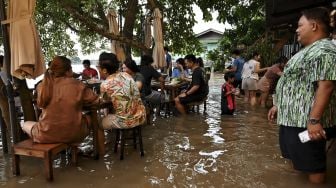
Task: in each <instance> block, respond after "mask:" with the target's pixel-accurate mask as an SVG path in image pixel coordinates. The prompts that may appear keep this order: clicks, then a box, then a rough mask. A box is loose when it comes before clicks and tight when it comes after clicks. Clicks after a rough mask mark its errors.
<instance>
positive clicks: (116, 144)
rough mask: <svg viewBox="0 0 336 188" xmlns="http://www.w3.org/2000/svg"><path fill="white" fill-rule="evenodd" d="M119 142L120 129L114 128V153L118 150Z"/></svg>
mask: <svg viewBox="0 0 336 188" xmlns="http://www.w3.org/2000/svg"><path fill="white" fill-rule="evenodd" d="M119 142H120V130H119V129H116V139H115V143H114V153H117V151H118V144H119Z"/></svg>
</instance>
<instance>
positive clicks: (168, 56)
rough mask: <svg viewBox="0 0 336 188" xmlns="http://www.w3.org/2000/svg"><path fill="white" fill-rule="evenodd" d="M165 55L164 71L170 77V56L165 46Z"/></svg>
mask: <svg viewBox="0 0 336 188" xmlns="http://www.w3.org/2000/svg"><path fill="white" fill-rule="evenodd" d="M164 51H165V55H166V58H165V59H166V67H165V69H166V70H165V71H164V72H167V74H168V75H169V76H171V75H172V58H171V55H170V54H169V48H168V47H167V46H165V47H164Z"/></svg>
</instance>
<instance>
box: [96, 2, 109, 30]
mask: <svg viewBox="0 0 336 188" xmlns="http://www.w3.org/2000/svg"><path fill="white" fill-rule="evenodd" d="M96 3H97V14H98V16H99V18H100V19H101V20H102V21H103V24H104V25H105V26H106V27H108V21H107V19H106V15H105V11H104V7H103V5H102V4H101V2H100V1H97V0H96Z"/></svg>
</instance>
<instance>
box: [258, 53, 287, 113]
mask: <svg viewBox="0 0 336 188" xmlns="http://www.w3.org/2000/svg"><path fill="white" fill-rule="evenodd" d="M287 61H288V58H287V57H285V56H281V57H279V58H278V59H277V60H276V61H275V64H274V65H273V66H271V67H270V68H269V69H268V70H267V72H266V73H265V75H264V76H263V77H262V78H261V79H260V80H259V82H258V85H257V86H258V89H259V90H260V91H261V96H260V105H261V106H262V107H266V101H267V98H268V95H269V94H270V93H273V92H274V90H275V86H276V85H277V83H278V80H279V78H280V76H281V75H282V74H283V70H284V68H285V66H286V64H287Z"/></svg>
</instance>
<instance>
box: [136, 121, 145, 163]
mask: <svg viewBox="0 0 336 188" xmlns="http://www.w3.org/2000/svg"><path fill="white" fill-rule="evenodd" d="M137 129H138V137H139V146H140V155H141V157H143V156H144V155H145V153H144V149H143V145H142V134H141V125H140V126H138V128H137Z"/></svg>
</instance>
